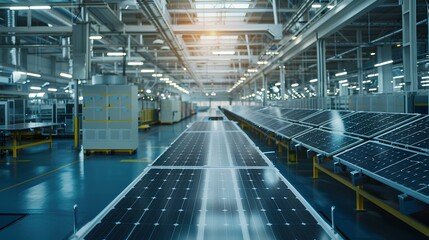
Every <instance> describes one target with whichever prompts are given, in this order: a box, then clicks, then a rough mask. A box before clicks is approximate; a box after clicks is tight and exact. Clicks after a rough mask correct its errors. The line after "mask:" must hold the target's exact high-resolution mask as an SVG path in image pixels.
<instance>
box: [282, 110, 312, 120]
mask: <svg viewBox="0 0 429 240" xmlns="http://www.w3.org/2000/svg"><path fill="white" fill-rule="evenodd" d="M317 112H319V110H315V109H293V110H292V111H288V112H286V113H285V114H283V116H282V118H284V119H287V120H291V121H299V120H301V119H303V118H306V117H308V116H310V115H313V114H315V113H317Z"/></svg>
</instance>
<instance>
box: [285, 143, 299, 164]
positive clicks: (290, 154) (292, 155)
mask: <svg viewBox="0 0 429 240" xmlns="http://www.w3.org/2000/svg"><path fill="white" fill-rule="evenodd" d="M286 145H287V148H286V150H287V161H288V163H294V162H297V160H298V156H297V153H296V151H295V150H292V149H291V148H290V146H289V143H287V144H286Z"/></svg>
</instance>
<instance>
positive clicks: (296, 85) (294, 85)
mask: <svg viewBox="0 0 429 240" xmlns="http://www.w3.org/2000/svg"><path fill="white" fill-rule="evenodd" d="M290 86H291V87H298V86H299V83H292V84H291V85H290Z"/></svg>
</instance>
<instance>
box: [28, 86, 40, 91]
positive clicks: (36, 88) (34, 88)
mask: <svg viewBox="0 0 429 240" xmlns="http://www.w3.org/2000/svg"><path fill="white" fill-rule="evenodd" d="M30 89H31V90H37V91H40V90H42V88H41V87H37V86H31V87H30Z"/></svg>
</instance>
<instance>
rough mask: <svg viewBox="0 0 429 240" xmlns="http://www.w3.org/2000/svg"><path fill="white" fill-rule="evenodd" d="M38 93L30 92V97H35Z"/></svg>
mask: <svg viewBox="0 0 429 240" xmlns="http://www.w3.org/2000/svg"><path fill="white" fill-rule="evenodd" d="M36 95H37V93H29V94H28V97H29V98H35V97H36Z"/></svg>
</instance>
